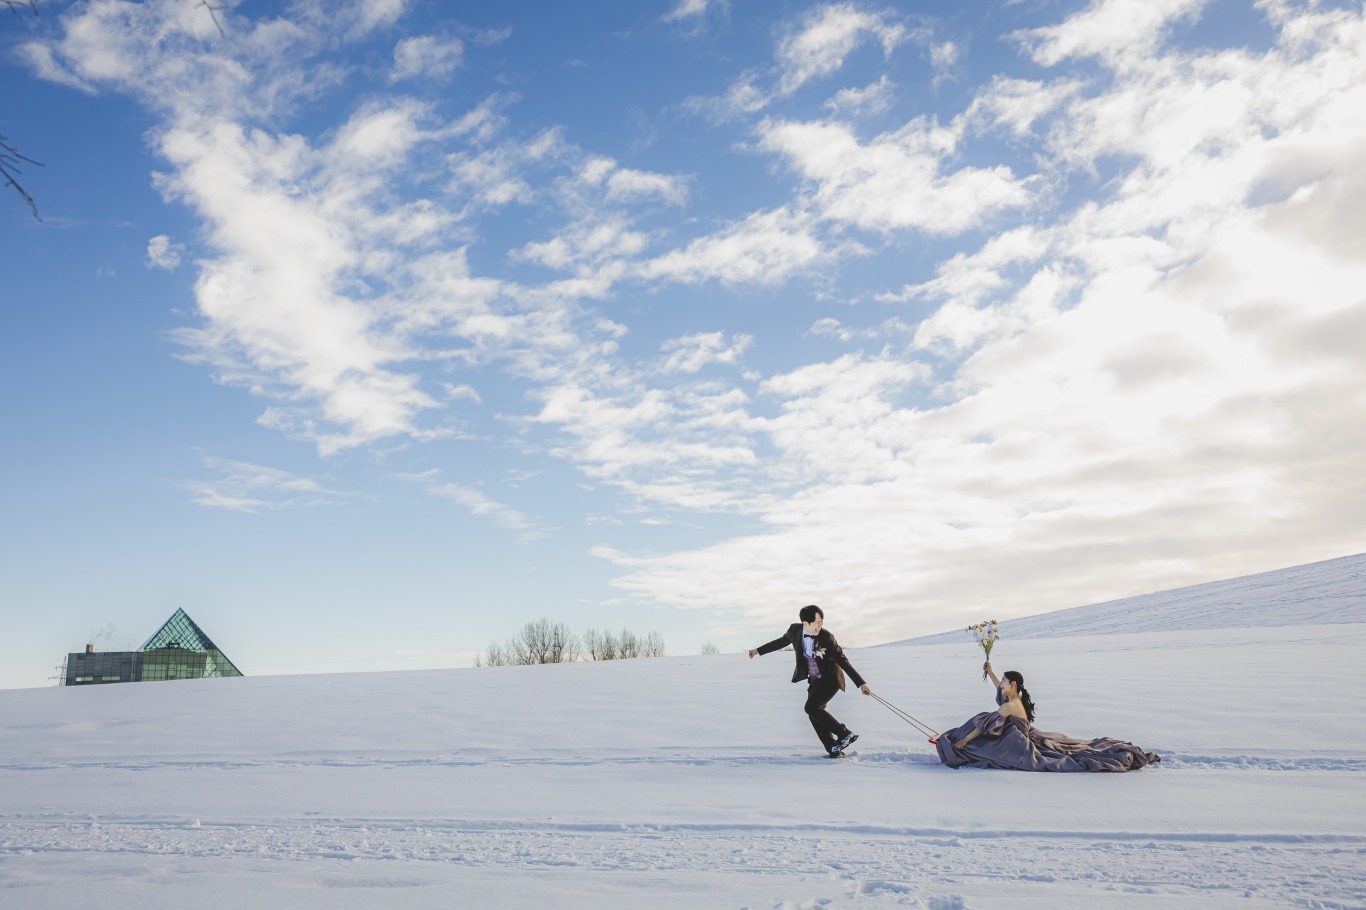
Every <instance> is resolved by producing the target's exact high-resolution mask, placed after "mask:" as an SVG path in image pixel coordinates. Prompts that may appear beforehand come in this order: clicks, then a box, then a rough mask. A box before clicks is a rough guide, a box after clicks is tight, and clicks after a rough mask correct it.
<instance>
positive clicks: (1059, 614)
mask: <svg viewBox="0 0 1366 910" xmlns="http://www.w3.org/2000/svg"><path fill="white" fill-rule="evenodd" d="M1363 622H1366V553H1358V554H1356V555H1355V556H1343V557H1341V558H1340V559H1330V560H1326V561H1324V562H1316V563H1310V564H1309V565H1304V566H1294V567H1292V568H1288V569H1277V570H1276V571H1274V572H1262V573H1260V574H1257V575H1248V576H1245V577H1243V578H1233V579H1229V580H1227V581H1214V582H1209V583H1207V584H1202V585H1192V586H1190V587H1188V588H1178V589H1176V590H1174V591H1160V592H1158V593H1156V594H1144V595H1141V596H1139V597H1126V598H1124V599H1123V600H1112V601H1108V602H1106V603H1102V604H1094V605H1091V606H1087V607H1073V608H1071V609H1068V610H1056V611H1054V612H1052V613H1041V614H1039V615H1037V616H1027V617H1024V618H1021V619H1013V620H1011V621H1010V623H1009V626H1010V632H1009V635H1010V637H1011V638H1060V637H1063V636H1068V635H1098V634H1113V633H1116V632H1159V631H1167V632H1171V631H1178V630H1195V629H1255V628H1261V627H1267V626H1301V625H1321V624H1324V623H1363ZM961 635H963V633H962V632H961V631H958V630H954V631H952V632H941V633H938V634H936V635H927V636H923V637H921V638H913V639H909V640H907V641H905V642H895V643H894V644H938V643H942V642H945V641H949V640H951V639H954V638H957V637H959V636H961Z"/></svg>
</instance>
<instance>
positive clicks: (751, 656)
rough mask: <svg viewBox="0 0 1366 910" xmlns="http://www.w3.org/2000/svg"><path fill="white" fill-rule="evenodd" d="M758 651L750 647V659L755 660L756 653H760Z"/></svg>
mask: <svg viewBox="0 0 1366 910" xmlns="http://www.w3.org/2000/svg"><path fill="white" fill-rule="evenodd" d="M758 653H759V652H758V651H756V650H754V649H753V648H750V649H749V659H750V660H753V659H754V655H755V654H758Z"/></svg>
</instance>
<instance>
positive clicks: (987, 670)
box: [982, 661, 1001, 688]
mask: <svg viewBox="0 0 1366 910" xmlns="http://www.w3.org/2000/svg"><path fill="white" fill-rule="evenodd" d="M982 672H983V673H985V674H986V675H987V676H990V677H991V684H992V685H993V686H996V687H998V688H999V687H1000V685H1001V680H1000V678H999V677H998V676H997V675H996V671H995V670H993V669H991V661H987V662H986V663H984V664H982Z"/></svg>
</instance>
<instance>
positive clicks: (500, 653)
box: [474, 619, 664, 667]
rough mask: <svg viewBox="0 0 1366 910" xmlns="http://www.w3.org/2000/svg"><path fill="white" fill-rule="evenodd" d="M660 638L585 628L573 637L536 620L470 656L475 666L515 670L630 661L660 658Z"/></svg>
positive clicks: (556, 626)
mask: <svg viewBox="0 0 1366 910" xmlns="http://www.w3.org/2000/svg"><path fill="white" fill-rule="evenodd" d="M663 656H664V637H663V636H662V635H660V634H659V633H658V632H651V633H649V634H648V635H637V634H636V633H634V632H631V631H630V630H628V629H622V630H621V631H620V632H611V631H599V630H597V629H589V630H588V631H586V632H584V633H583V635H582V636H579V635H575V634H574V633H573V632H572V631H570V629H569V627H568V626H567V625H565V624H564V623H562V622H551V621H550V620H549V619H538V620H535V621H534V622H529V623H527V624H525V625H524V626H522V628H521V629H519V630H518V631H517V632H516V634H514V635H513V636H512V637H511V638H509V639H508V640H507V641H505V642H502V643H501V644H500V643H498V642H494V643H493V644H491V645H489V646H488V649H487V650H484V651H480V652H478V653H476V654H475V655H474V665H475V666H476V667H518V666H525V665H527V664H563V663H572V662H573V661H576V660H630V659H632V658H635V657H663Z"/></svg>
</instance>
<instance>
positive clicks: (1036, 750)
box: [935, 687, 1162, 771]
mask: <svg viewBox="0 0 1366 910" xmlns="http://www.w3.org/2000/svg"><path fill="white" fill-rule="evenodd" d="M1004 702H1005V696H1004V695H1003V694H1001V690H1000V688H999V687H998V688H997V690H996V704H998V705H1000V704H1003V703H1004ZM973 730H977V731H979V733H978V736H977V738H976V739H974V740H973V741H972V742H970V743H968V744H967V747H966V748H963V749H955V748H954V747H953V746H952V745H951V744H950V740H952V741H953V742H957V741H958V740H960V739H962V738H963V737H964V736H967V735H968V734H969V733H971V732H972V731H973ZM935 748H937V749H938V750H939V760H940V761H941V762H943V763H944V764H946V765H948V766H949V767H950V768H962V767H968V768H1002V769H1006V770H1014V771H1135V770H1137V769H1139V768H1142V767H1145V766H1147V765H1149V764H1151V763H1153V762H1157V761H1161V760H1162V759H1161V758H1160V757H1159V756H1158V755H1156V754H1154V753H1152V752H1144V751H1143V750H1142V749H1140V748H1138V746H1135V745H1134V744H1133V743H1126V742H1124V741H1123V740H1119V739H1110V738H1108V737H1102V738H1100V739H1073V738H1072V737H1070V736H1063V735H1062V734H1061V733H1049V732H1047V731H1044V730H1038V729H1035V727H1034V725H1033V724H1031V723H1029V722H1028V721H1025V720H1023V719H1022V718H1019V717H1002V716H1001V714H1000V713H999V712H997V711H983V712H982V713H981V714H978V715H976V716H974V717H972V718H970V719H969V720H968V721H967V722H966V723H964V724H963V725H962V726H961V727H959V728H957V729H956V730H950V731H948V732H947V733H945V734H943V735H942V736H940V737H939V743H938V744H937V745H936V747H935Z"/></svg>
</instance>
